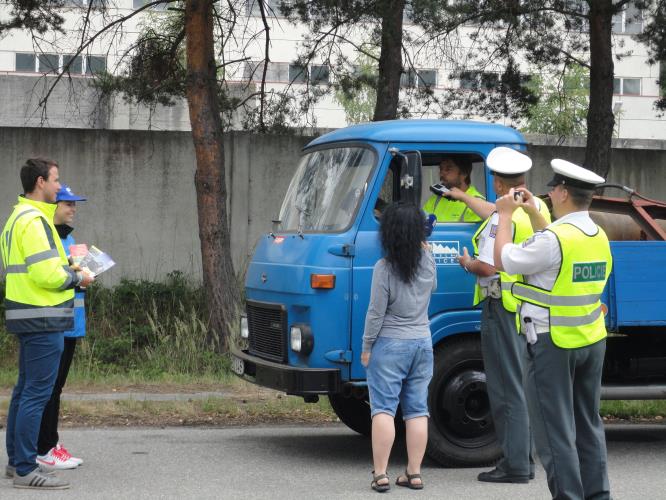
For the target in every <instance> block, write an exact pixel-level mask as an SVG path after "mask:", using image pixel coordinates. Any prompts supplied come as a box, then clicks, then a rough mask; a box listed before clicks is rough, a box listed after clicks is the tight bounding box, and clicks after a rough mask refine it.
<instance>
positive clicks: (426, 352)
mask: <svg viewBox="0 0 666 500" xmlns="http://www.w3.org/2000/svg"><path fill="white" fill-rule="evenodd" d="M425 225H426V221H425V216H424V214H423V212H422V211H421V210H420V209H419V208H418V207H416V206H414V205H411V204H401V203H394V204H392V205H390V206H389V207H388V208H387V209H386V210H385V211H384V213H383V214H382V218H381V223H380V237H381V243H382V249H383V251H384V258H383V259H380V260H379V261H378V262H377V264H375V267H374V270H373V273H372V289H371V291H370V304H369V306H368V313H367V315H366V318H365V331H364V334H363V353H362V354H361V362H362V363H363V365H364V366H366V367H367V372H368V392H369V393H370V410H371V415H372V455H373V462H374V466H375V469H374V471H373V479H372V484H371V487H372V489H373V490H375V491H379V492H384V491H388V490H389V489H390V486H389V478H388V476H387V474H386V469H387V467H388V459H389V455H390V453H391V447H392V446H393V441H394V439H395V426H394V418H395V413H396V410H397V409H398V404H400V406H401V409H402V415H403V417H402V418H403V419H404V421H405V427H406V430H407V459H408V463H407V468H406V470H405V473H404V474H403V475H401V476H399V477H398V478H397V480H396V484H397V485H398V486H406V487H408V488H412V489H422V488H423V482H422V481H421V461H422V460H423V455H424V453H425V448H426V442H427V440H428V417H429V416H430V414H429V413H428V384H429V383H430V379H431V378H432V368H433V352H432V338H431V336H430V322H429V320H428V305H429V303H430V295H431V294H432V291H433V290H434V289H435V287H436V286H437V271H436V268H435V261H434V259H433V257H432V254H431V253H430V251H429V250H428V247H427V245H426V241H425V240H426V227H425Z"/></svg>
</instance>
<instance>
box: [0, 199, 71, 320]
mask: <svg viewBox="0 0 666 500" xmlns="http://www.w3.org/2000/svg"><path fill="white" fill-rule="evenodd" d="M55 210H56V205H55V204H52V203H44V202H40V201H35V200H30V199H28V198H25V197H23V196H19V199H18V204H17V205H16V206H15V207H14V212H12V214H11V216H10V217H9V220H8V221H7V224H6V225H5V228H4V230H3V231H2V235H1V236H0V252H1V253H2V261H3V264H4V269H5V273H6V280H5V281H6V291H5V319H6V322H7V330H8V331H9V332H12V333H30V332H59V331H66V330H71V329H72V328H73V327H74V320H73V318H74V309H73V307H74V286H75V284H76V282H77V279H76V273H75V272H73V271H72V270H71V269H70V267H69V263H68V261H67V256H66V254H65V250H64V249H63V247H62V242H61V241H60V237H59V236H58V233H57V231H56V229H55V227H54V225H53V215H54V213H55Z"/></svg>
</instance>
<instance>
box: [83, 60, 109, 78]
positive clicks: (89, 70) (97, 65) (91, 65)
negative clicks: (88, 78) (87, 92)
mask: <svg viewBox="0 0 666 500" xmlns="http://www.w3.org/2000/svg"><path fill="white" fill-rule="evenodd" d="M105 71H106V57H104V56H88V57H86V75H96V74H98V73H104V72H105Z"/></svg>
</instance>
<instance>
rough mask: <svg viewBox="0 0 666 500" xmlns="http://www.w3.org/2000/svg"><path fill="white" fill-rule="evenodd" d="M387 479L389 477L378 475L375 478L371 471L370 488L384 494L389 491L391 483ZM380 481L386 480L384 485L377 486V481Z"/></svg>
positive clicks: (373, 472)
mask: <svg viewBox="0 0 666 500" xmlns="http://www.w3.org/2000/svg"><path fill="white" fill-rule="evenodd" d="M388 478H389V477H388V475H386V474H379V475H377V476H375V471H374V470H373V471H372V482H371V483H370V487H371V488H372V489H373V490H375V491H376V492H378V493H385V492H387V491H388V490H390V489H391V481H389V480H388ZM382 479H386V484H379V482H378V481H381V480H382Z"/></svg>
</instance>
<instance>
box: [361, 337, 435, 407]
mask: <svg viewBox="0 0 666 500" xmlns="http://www.w3.org/2000/svg"><path fill="white" fill-rule="evenodd" d="M432 369H433V352H432V338H430V337H426V338H421V339H391V338H386V337H382V336H379V337H377V340H375V343H374V344H373V345H372V351H371V354H370V363H369V364H368V393H369V394H370V414H371V415H372V416H373V417H374V416H375V415H376V414H377V413H387V414H389V415H391V416H392V417H395V413H396V411H397V409H398V404H400V408H401V409H402V418H403V420H409V419H411V418H416V417H428V416H430V414H429V413H428V385H429V384H430V379H431V378H432Z"/></svg>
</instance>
